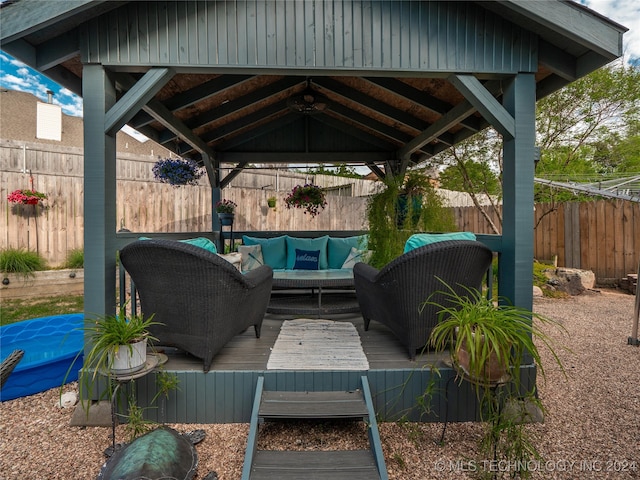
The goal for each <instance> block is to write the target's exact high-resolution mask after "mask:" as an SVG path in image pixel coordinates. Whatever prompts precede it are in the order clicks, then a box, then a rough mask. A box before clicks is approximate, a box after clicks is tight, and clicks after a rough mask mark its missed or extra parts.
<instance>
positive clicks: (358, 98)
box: [313, 77, 428, 131]
mask: <svg viewBox="0 0 640 480" xmlns="http://www.w3.org/2000/svg"><path fill="white" fill-rule="evenodd" d="M313 83H314V84H315V85H319V86H320V87H322V88H326V89H327V90H329V91H331V92H333V93H334V94H336V95H340V96H341V97H344V98H346V99H347V100H350V101H352V102H357V103H359V104H361V105H362V106H363V107H366V108H369V109H371V110H374V111H376V112H377V113H379V114H381V115H384V116H386V117H387V118H389V119H391V120H393V121H394V122H398V123H402V124H404V125H406V126H408V127H410V128H413V129H414V130H418V131H420V130H423V129H424V128H426V127H427V126H428V124H427V123H426V122H425V121H423V120H421V119H419V118H416V117H414V116H413V115H411V114H409V113H407V112H405V111H404V110H401V109H399V108H396V107H394V106H391V105H389V104H388V103H385V102H383V101H381V100H378V99H377V98H374V97H371V96H369V95H367V94H365V93H362V92H360V91H359V90H356V89H355V88H351V87H348V86H347V85H345V84H344V83H340V82H338V81H337V80H333V79H331V78H328V77H321V78H317V79H314V80H313Z"/></svg>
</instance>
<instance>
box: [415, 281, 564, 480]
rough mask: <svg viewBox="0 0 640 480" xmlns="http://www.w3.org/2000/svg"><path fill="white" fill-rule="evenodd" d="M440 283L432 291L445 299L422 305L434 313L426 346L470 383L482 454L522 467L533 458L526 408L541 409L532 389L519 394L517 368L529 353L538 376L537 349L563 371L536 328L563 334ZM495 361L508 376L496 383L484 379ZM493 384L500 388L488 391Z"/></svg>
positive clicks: (531, 316) (538, 319)
mask: <svg viewBox="0 0 640 480" xmlns="http://www.w3.org/2000/svg"><path fill="white" fill-rule="evenodd" d="M443 285H444V290H443V291H442V292H438V293H440V294H442V295H444V297H445V301H444V302H443V303H441V304H439V303H434V302H432V301H431V297H430V298H429V299H427V301H426V302H425V304H431V305H436V306H438V308H439V309H440V311H439V313H438V323H437V325H436V326H435V328H434V329H433V331H432V333H431V336H430V343H431V344H432V345H433V346H434V348H435V351H436V352H441V351H443V350H447V349H448V350H449V352H450V354H451V357H452V361H453V364H454V365H455V366H456V368H457V369H459V370H464V371H463V372H461V374H460V375H459V377H460V379H461V380H460V381H462V379H463V378H464V379H466V380H467V381H469V382H471V383H472V384H473V385H474V388H475V393H476V396H477V398H478V401H479V403H480V412H481V415H483V417H482V418H483V419H484V420H485V421H486V422H487V424H486V426H487V430H486V434H485V435H484V436H483V438H482V439H481V440H480V447H481V449H482V451H483V452H484V453H485V455H487V454H488V455H490V456H493V458H494V459H495V460H496V461H497V462H503V461H504V462H508V464H512V463H513V462H520V463H519V464H523V465H526V464H527V462H529V461H531V460H535V459H539V458H540V455H539V453H538V451H537V449H536V446H535V444H534V443H533V441H532V438H531V437H530V435H529V434H528V432H527V430H526V425H525V423H526V422H528V421H530V417H529V413H528V411H527V409H526V406H527V404H529V405H534V406H536V407H537V408H539V409H540V410H541V409H542V405H541V404H540V402H539V400H538V399H537V398H536V395H535V390H530V391H526V392H525V386H524V385H522V383H521V381H520V366H521V365H522V364H524V363H525V361H524V360H525V355H529V356H530V357H531V358H532V359H533V361H534V362H535V364H536V365H537V367H538V371H539V372H540V374H541V376H542V378H544V376H545V369H544V365H543V363H542V359H541V356H540V352H539V350H538V346H545V348H547V349H548V350H549V351H550V352H551V355H552V357H553V358H554V360H555V362H556V364H557V365H558V366H559V367H560V369H561V370H562V371H563V372H564V369H563V367H562V364H561V362H560V359H559V357H558V355H557V354H556V352H555V351H554V349H553V345H551V340H550V338H549V337H548V336H547V335H546V334H545V333H544V332H543V331H542V329H541V327H546V326H549V325H551V326H556V327H558V328H561V329H562V330H564V329H563V327H562V326H561V325H560V324H559V323H558V322H556V321H555V320H552V319H550V318H547V317H544V316H542V315H540V314H537V313H533V312H530V311H528V310H526V309H523V308H520V307H516V306H513V305H509V304H508V303H506V301H505V299H499V302H498V304H495V303H494V302H493V301H492V300H491V299H490V298H487V296H486V295H485V294H484V293H483V292H480V291H478V290H475V289H471V288H465V290H466V291H465V293H464V294H463V295H459V294H457V293H456V292H455V291H454V290H453V289H452V288H451V286H450V285H447V284H446V283H444V282H443ZM463 350H464V351H466V355H467V356H468V360H469V365H468V367H467V369H463V368H462V367H461V366H460V364H461V362H460V359H461V358H462V354H461V351H463ZM495 360H497V361H498V362H499V363H500V364H501V365H502V367H503V368H504V370H505V371H506V372H507V374H508V376H503V377H502V378H501V379H500V380H495V379H494V380H490V379H488V378H487V376H486V374H487V372H488V371H489V367H488V365H489V363H490V362H494V361H495ZM499 384H503V385H502V386H501V387H500V388H493V387H496V385H499ZM523 392H525V393H524V394H523ZM523 397H524V400H523ZM507 406H509V407H510V408H506V407H507ZM514 406H515V407H514ZM484 458H487V456H485V457H484ZM489 458H490V457H489ZM517 473H518V475H519V477H520V478H526V477H528V476H529V472H528V471H527V470H518V472H517ZM494 478H495V477H494Z"/></svg>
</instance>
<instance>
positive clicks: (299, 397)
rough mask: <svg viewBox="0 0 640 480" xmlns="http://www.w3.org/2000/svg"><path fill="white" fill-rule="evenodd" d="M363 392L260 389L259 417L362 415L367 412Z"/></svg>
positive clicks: (359, 416)
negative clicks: (262, 390)
mask: <svg viewBox="0 0 640 480" xmlns="http://www.w3.org/2000/svg"><path fill="white" fill-rule="evenodd" d="M368 413H369V412H368V410H367V404H366V403H365V401H364V397H363V396H362V391H360V390H355V391H349V392H277V391H264V392H262V400H261V401H260V408H259V410H258V417H260V418H263V419H275V418H282V419H284V418H306V419H325V418H362V417H365V416H367V415H368Z"/></svg>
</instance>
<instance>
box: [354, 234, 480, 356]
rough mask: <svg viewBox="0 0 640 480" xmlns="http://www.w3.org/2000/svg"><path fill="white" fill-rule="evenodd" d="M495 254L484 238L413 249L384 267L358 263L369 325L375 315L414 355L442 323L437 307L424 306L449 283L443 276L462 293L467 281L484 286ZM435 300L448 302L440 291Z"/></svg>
mask: <svg viewBox="0 0 640 480" xmlns="http://www.w3.org/2000/svg"><path fill="white" fill-rule="evenodd" d="M492 258H493V253H492V252H491V250H490V249H489V248H487V247H486V246H485V245H483V244H482V243H480V242H477V241H471V240H450V241H444V242H438V243H432V244H430V245H426V246H424V247H420V248H416V249H415V250H411V251H409V252H407V253H405V254H403V255H401V256H400V257H398V258H396V259H395V260H393V261H391V262H389V263H388V264H387V265H385V266H384V267H383V268H382V269H381V270H377V269H375V268H373V267H372V266H371V265H367V264H365V263H356V265H355V266H354V267H353V277H354V283H355V288H356V295H357V297H358V303H359V304H360V311H361V312H362V316H363V318H364V326H365V330H368V329H369V323H370V322H371V320H376V321H378V322H380V323H382V324H384V325H386V326H387V327H389V329H390V330H391V331H392V332H393V333H394V335H395V336H396V337H398V339H399V340H400V342H402V344H403V345H404V346H405V347H407V349H408V350H409V358H410V359H411V360H414V359H415V356H416V351H417V350H418V349H420V348H422V347H424V346H425V345H426V343H427V342H428V340H429V336H430V335H431V330H432V329H433V327H434V326H435V325H436V322H437V310H438V309H437V308H436V307H433V306H429V305H427V306H425V308H424V309H423V310H422V311H420V308H421V306H422V304H423V303H424V302H425V300H427V299H428V298H429V296H430V295H431V294H433V293H434V292H438V291H442V290H444V289H445V288H446V287H445V285H444V284H443V283H442V281H444V282H446V283H447V284H448V285H450V286H451V287H452V288H453V289H454V290H455V291H456V292H457V293H459V294H461V295H463V294H464V293H465V292H464V289H463V288H461V285H464V286H466V287H471V288H480V287H481V284H482V280H483V278H484V275H485V274H486V273H487V270H488V269H489V267H490V266H491V260H492ZM438 278H439V279H441V280H442V281H440V280H438ZM431 300H433V301H434V302H439V303H444V302H445V298H444V297H443V296H442V295H439V294H436V295H434V296H433V297H432V298H431Z"/></svg>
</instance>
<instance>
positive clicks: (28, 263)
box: [0, 248, 47, 275]
mask: <svg viewBox="0 0 640 480" xmlns="http://www.w3.org/2000/svg"><path fill="white" fill-rule="evenodd" d="M46 268H47V264H46V262H45V260H44V258H42V257H41V256H40V255H39V254H38V253H36V252H32V251H30V250H24V249H16V248H7V249H6V250H3V251H2V252H0V271H2V272H5V273H20V274H23V275H30V274H33V272H36V271H38V270H45V269H46Z"/></svg>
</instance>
